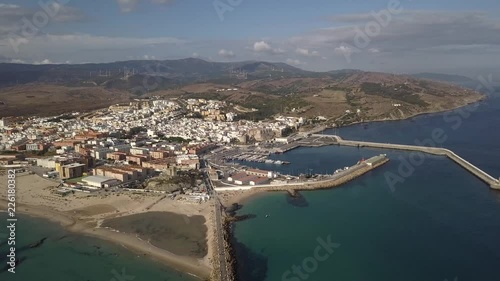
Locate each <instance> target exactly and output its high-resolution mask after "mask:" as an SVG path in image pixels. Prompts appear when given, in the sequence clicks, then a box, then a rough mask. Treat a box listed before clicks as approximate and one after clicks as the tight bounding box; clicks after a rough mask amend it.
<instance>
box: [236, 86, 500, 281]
mask: <svg viewBox="0 0 500 281" xmlns="http://www.w3.org/2000/svg"><path fill="white" fill-rule="evenodd" d="M499 129H500V94H499V93H496V94H491V95H490V96H489V97H488V99H487V100H486V101H483V102H480V103H478V104H474V105H470V106H466V107H464V108H461V109H457V110H454V111H450V112H445V113H437V114H428V115H422V116H417V117H414V118H411V119H408V120H402V121H388V122H374V123H367V124H356V125H352V126H348V127H344V128H340V129H329V130H327V131H326V132H325V133H326V134H337V135H340V136H341V137H343V138H344V139H353V140H363V141H376V142H385V143H398V144H418V145H427V146H435V147H444V148H449V149H451V150H453V151H454V152H456V153H457V154H459V155H460V156H462V157H463V158H465V159H466V160H468V161H470V162H471V163H472V164H474V165H476V166H478V167H479V168H481V169H483V170H484V171H486V172H487V173H489V174H490V175H492V176H494V177H496V178H498V177H499V176H500V130H499ZM382 153H383V154H387V156H388V157H389V158H390V162H388V163H387V164H386V165H384V166H382V167H380V168H378V169H376V170H373V171H371V172H369V173H368V174H365V175H363V176H361V177H359V178H357V179H356V180H353V181H351V182H349V183H347V184H345V185H343V186H341V187H337V188H334V189H330V190H320V191H307V192H305V191H304V192H301V196H302V198H299V199H296V198H291V197H290V196H289V195H288V194H287V193H281V192H280V193H266V194H264V195H259V196H257V197H255V198H253V199H250V200H247V201H246V202H244V203H243V208H242V209H240V210H239V211H238V215H246V214H252V215H255V217H254V218H253V219H248V220H244V221H240V222H237V223H235V224H234V226H233V234H234V235H233V236H234V238H233V240H234V241H233V245H235V251H236V256H237V260H238V276H239V280H248V281H264V280H266V281H280V280H283V281H300V280H309V281H332V280H338V281H445V280H446V281H468V280H470V281H498V280H500V191H494V190H492V189H490V187H489V186H488V185H487V184H485V183H484V182H482V181H481V180H479V179H478V178H476V177H475V176H473V175H472V174H470V173H469V172H467V171H466V170H464V169H463V168H462V167H460V166H459V165H457V164H456V163H454V162H452V161H451V160H449V159H447V158H446V157H441V156H430V155H422V154H419V153H414V152H403V151H396V150H382V149H370V148H357V147H340V146H328V147H321V148H298V149H295V150H293V151H290V152H288V153H285V154H282V155H273V156H272V158H273V159H276V160H278V159H279V160H285V161H289V162H291V164H290V165H282V166H276V165H272V164H261V163H257V164H255V163H245V164H246V165H248V166H255V167H257V168H262V169H267V170H274V171H277V172H280V173H283V174H293V175H300V174H306V175H307V174H331V173H333V172H334V171H335V170H336V169H339V168H343V167H345V166H351V165H353V164H355V163H356V162H357V161H359V160H361V159H366V158H369V157H371V156H374V155H378V154H382ZM252 217H253V216H252Z"/></svg>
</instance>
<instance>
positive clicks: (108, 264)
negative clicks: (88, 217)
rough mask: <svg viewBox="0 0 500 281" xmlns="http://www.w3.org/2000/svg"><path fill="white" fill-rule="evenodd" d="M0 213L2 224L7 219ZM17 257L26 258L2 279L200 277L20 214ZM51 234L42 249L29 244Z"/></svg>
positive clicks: (0, 244) (175, 280)
mask: <svg viewBox="0 0 500 281" xmlns="http://www.w3.org/2000/svg"><path fill="white" fill-rule="evenodd" d="M6 218H7V217H6V215H5V213H0V223H2V224H4V223H5V221H6ZM4 229H5V226H2V231H1V232H0V252H1V253H2V256H1V257H0V260H1V261H2V265H1V267H0V269H3V267H4V265H6V263H5V262H6V257H5V256H6V255H7V249H8V247H9V246H7V245H5V244H4V242H5V237H4V236H1V234H5V233H6V231H4ZM16 233H17V236H16V248H17V257H18V258H22V259H24V260H23V261H22V262H21V263H20V264H19V265H18V266H17V267H16V273H15V274H12V273H9V272H6V271H2V272H0V280H2V281H3V280H13V281H27V280H43V281H45V280H47V281H88V280H102V281H108V280H109V281H133V280H136V281H137V280H148V281H149V280H151V281H155V280H158V281H160V280H169V281H170V280H171V281H180V280H186V281H194V280H198V279H195V278H193V277H191V276H188V275H186V274H183V273H180V272H177V271H175V270H173V269H168V268H166V267H165V266H164V265H162V264H160V263H157V262H155V261H153V260H151V259H149V258H147V257H143V256H138V255H136V254H134V253H132V252H129V251H127V250H126V249H124V248H122V247H120V246H117V245H114V244H110V243H108V242H105V241H101V240H98V239H94V238H90V237H84V236H81V235H74V234H71V233H68V232H67V231H65V230H64V229H63V228H62V227H60V226H59V225H56V224H52V223H48V222H47V221H46V220H42V219H37V218H32V217H29V216H19V217H18V222H17V229H16ZM44 237H47V240H45V242H44V243H43V244H42V245H41V246H40V247H38V248H33V249H32V248H29V247H27V246H28V245H30V244H32V243H35V242H37V241H39V240H40V239H42V238H44Z"/></svg>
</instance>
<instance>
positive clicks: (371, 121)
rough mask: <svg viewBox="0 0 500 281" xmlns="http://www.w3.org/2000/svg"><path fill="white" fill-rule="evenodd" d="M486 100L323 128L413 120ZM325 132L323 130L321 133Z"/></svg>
mask: <svg viewBox="0 0 500 281" xmlns="http://www.w3.org/2000/svg"><path fill="white" fill-rule="evenodd" d="M487 99H488V96H487V95H483V96H482V97H481V98H480V99H478V100H476V101H471V102H468V103H466V104H464V105H460V106H457V107H454V108H450V109H444V110H430V111H424V112H419V113H415V114H411V115H408V116H405V117H403V118H396V119H388V118H385V119H373V120H367V121H356V122H352V123H349V124H347V125H342V126H338V127H331V126H327V127H326V128H325V130H328V129H338V128H347V127H350V126H355V125H360V124H370V123H380V122H397V121H404V120H409V119H412V118H415V117H420V116H424V115H432V114H442V113H446V112H452V111H454V110H457V109H460V108H464V107H466V106H469V105H473V104H476V103H480V102H483V101H485V100H487ZM325 130H323V132H324V131H325Z"/></svg>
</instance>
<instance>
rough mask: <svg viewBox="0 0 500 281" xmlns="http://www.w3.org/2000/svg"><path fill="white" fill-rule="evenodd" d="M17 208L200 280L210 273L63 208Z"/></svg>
mask: <svg viewBox="0 0 500 281" xmlns="http://www.w3.org/2000/svg"><path fill="white" fill-rule="evenodd" d="M0 202H1V203H2V204H6V203H7V201H6V200H4V199H0ZM17 211H18V212H19V213H21V214H24V215H28V216H32V217H37V218H42V219H46V220H48V221H50V222H52V223H57V224H60V225H61V226H62V227H64V228H65V229H66V230H67V231H69V232H72V233H75V234H80V235H85V236H90V237H94V238H98V239H101V240H105V241H107V242H111V243H114V244H117V245H120V246H122V247H124V248H126V249H127V250H129V251H132V252H135V253H137V254H140V255H144V256H146V257H148V258H151V259H153V260H155V261H158V262H160V263H163V264H165V265H167V266H168V267H170V268H173V269H175V270H177V271H181V272H185V273H188V274H191V275H193V276H195V277H197V278H199V279H201V280H204V279H205V278H208V277H209V276H210V274H211V269H210V268H209V267H207V266H205V265H203V264H201V262H200V261H199V260H198V259H196V258H191V257H185V256H179V255H175V254H173V253H171V252H169V251H167V250H164V249H160V248H157V247H155V246H153V245H151V244H150V243H148V242H146V241H144V240H140V239H137V238H136V237H135V236H133V235H131V234H128V233H121V232H117V231H113V230H111V229H107V228H101V227H95V226H94V225H92V223H90V222H88V221H86V220H82V219H79V218H77V217H75V216H72V215H70V214H68V213H65V212H60V211H56V210H53V209H51V208H48V207H45V206H33V205H26V204H18V205H17Z"/></svg>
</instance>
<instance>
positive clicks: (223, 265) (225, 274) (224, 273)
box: [202, 160, 231, 281]
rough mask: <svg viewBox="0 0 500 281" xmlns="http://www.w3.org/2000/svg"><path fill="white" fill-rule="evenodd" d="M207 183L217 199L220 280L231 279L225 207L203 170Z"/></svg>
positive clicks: (216, 223) (227, 280) (209, 190)
mask: <svg viewBox="0 0 500 281" xmlns="http://www.w3.org/2000/svg"><path fill="white" fill-rule="evenodd" d="M202 161H203V162H204V163H203V165H204V167H208V165H207V164H208V163H207V162H206V161H205V160H202ZM203 175H204V178H205V179H204V180H205V185H206V187H207V191H208V193H209V194H211V195H212V196H213V198H214V199H215V204H214V205H215V225H216V228H217V229H216V233H217V252H218V256H219V269H220V279H219V280H220V281H229V280H231V279H230V277H229V271H228V267H227V262H226V261H227V260H228V259H227V257H226V251H225V247H224V230H223V229H222V209H223V208H224V207H223V205H222V203H221V201H220V199H219V195H218V194H217V192H216V191H215V189H214V185H213V183H212V180H211V179H210V177H209V175H208V173H207V172H206V171H204V172H203Z"/></svg>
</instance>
